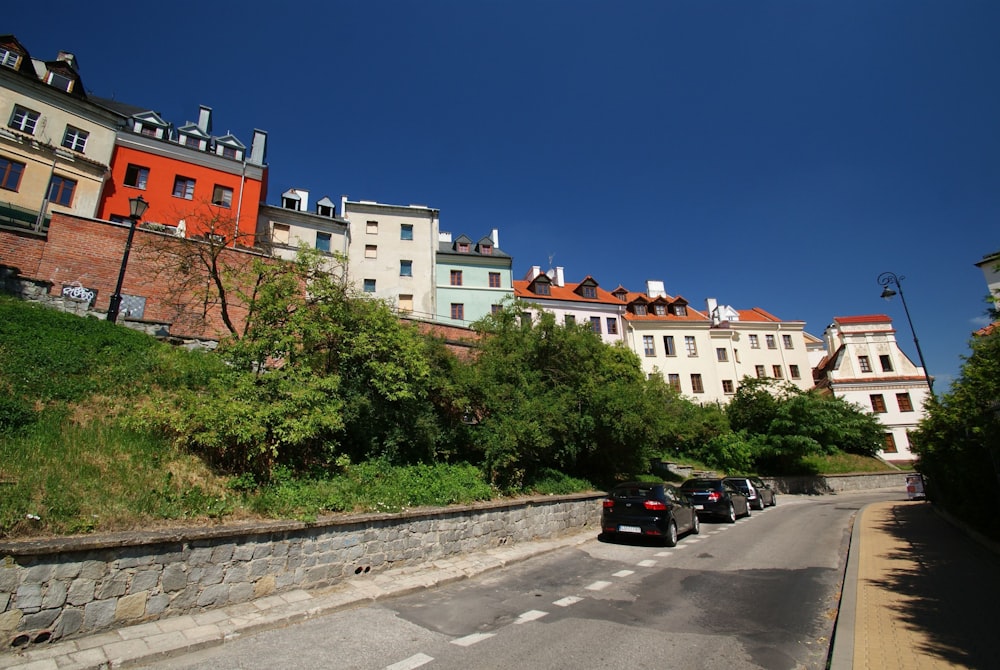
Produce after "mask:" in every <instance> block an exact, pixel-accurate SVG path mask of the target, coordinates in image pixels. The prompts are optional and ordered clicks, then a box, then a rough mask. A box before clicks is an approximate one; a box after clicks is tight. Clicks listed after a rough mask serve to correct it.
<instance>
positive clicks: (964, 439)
mask: <svg viewBox="0 0 1000 670" xmlns="http://www.w3.org/2000/svg"><path fill="white" fill-rule="evenodd" d="M997 398H1000V331H997V330H994V331H992V333H991V334H987V335H983V336H979V337H975V338H974V339H973V341H972V343H971V354H970V355H969V356H968V357H967V358H966V359H965V362H964V363H963V365H962V370H961V372H960V374H959V377H958V379H957V380H956V381H955V382H954V383H953V384H952V386H951V390H950V391H949V392H948V393H947V394H945V395H944V396H943V397H941V398H940V399H939V400H938V401H937V402H932V403H928V404H927V405H926V412H927V414H926V416H925V417H924V420H923V421H921V423H920V426H919V428H918V430H917V431H915V432H914V434H913V436H912V443H913V449H914V451H915V452H916V453H917V455H918V456H919V457H920V458H919V460H918V462H917V467H918V468H919V469H920V471H921V472H922V473H923V474H924V475H926V476H927V479H928V485H929V488H930V492H931V495H932V497H933V498H934V500H935V502H938V503H940V504H941V505H943V506H944V507H945V508H947V509H949V510H950V511H952V512H953V513H954V514H956V515H957V516H959V517H961V518H964V519H965V520H966V521H968V522H969V523H972V524H974V525H976V526H978V527H979V528H981V529H982V530H984V531H986V532H988V533H990V534H992V535H993V536H994V537H1000V521H998V520H997V515H996V514H995V512H994V509H995V506H996V505H995V500H996V496H997V493H998V489H1000V401H998V400H997Z"/></svg>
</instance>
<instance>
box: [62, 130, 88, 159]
mask: <svg viewBox="0 0 1000 670" xmlns="http://www.w3.org/2000/svg"><path fill="white" fill-rule="evenodd" d="M88 139H90V133H88V132H87V131H86V130H82V129H80V128H77V127H75V126H66V132H65V133H64V134H63V139H62V146H63V148H65V149H69V150H70V151H75V152H77V153H81V154H82V153H83V152H84V151H85V150H86V148H87V140H88Z"/></svg>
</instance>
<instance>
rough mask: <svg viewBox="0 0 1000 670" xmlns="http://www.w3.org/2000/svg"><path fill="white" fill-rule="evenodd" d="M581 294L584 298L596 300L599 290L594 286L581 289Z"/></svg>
mask: <svg viewBox="0 0 1000 670" xmlns="http://www.w3.org/2000/svg"><path fill="white" fill-rule="evenodd" d="M580 294H581V295H582V296H583V297H584V298H596V297H597V288H596V287H594V286H584V287H583V288H581V289H580Z"/></svg>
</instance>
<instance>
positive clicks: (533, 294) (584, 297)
mask: <svg viewBox="0 0 1000 670" xmlns="http://www.w3.org/2000/svg"><path fill="white" fill-rule="evenodd" d="M514 296H515V297H517V298H519V299H520V300H523V301H524V302H526V303H529V304H530V305H531V306H533V307H534V308H535V311H531V312H529V313H528V314H526V315H525V318H532V319H535V318H537V316H538V315H537V311H539V310H542V311H547V312H552V313H553V314H554V315H555V317H556V322H557V323H563V324H577V325H589V326H590V328H591V329H592V330H593V331H594V332H595V333H596V334H598V335H600V336H601V339H602V340H603V341H604V342H605V343H606V344H615V343H616V342H621V341H622V330H623V322H622V317H623V315H624V314H625V304H624V303H623V302H622V301H621V300H619V299H618V298H616V297H615V296H613V295H611V294H610V293H608V292H607V291H606V290H604V289H602V288H601V287H600V286H599V285H598V283H597V280H595V279H594V278H593V277H590V276H587V277H585V278H584V279H583V281H581V282H578V283H575V284H574V283H567V282H566V279H565V271H564V269H563V268H562V267H557V268H555V269H554V270H549V271H548V272H542V269H541V266H538V265H535V266H532V268H531V269H530V270H529V271H528V274H527V275H525V278H524V279H520V280H516V281H515V282H514Z"/></svg>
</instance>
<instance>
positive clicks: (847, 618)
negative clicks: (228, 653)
mask: <svg viewBox="0 0 1000 670" xmlns="http://www.w3.org/2000/svg"><path fill="white" fill-rule="evenodd" d="M595 532H596V531H595V529H594V528H587V529H586V530H584V531H580V532H577V533H573V534H569V535H566V536H564V537H560V538H556V539H553V540H548V541H539V542H527V543H523V544H516V545H510V546H506V545H505V546H502V547H498V548H496V549H493V550H490V551H487V552H482V553H477V554H470V555H467V556H461V557H457V558H454V559H445V560H439V561H434V562H432V563H429V564H425V565H420V566H414V567H408V568H399V569H396V570H389V571H387V572H384V573H378V574H375V575H372V576H371V577H370V578H365V579H361V580H352V581H350V582H346V583H344V584H340V585H338V586H337V587H335V588H333V589H329V590H326V591H317V592H309V591H302V590H299V591H291V592H288V593H283V594H281V595H276V596H270V597H267V598H261V599H259V600H255V601H253V602H249V603H243V604H240V605H233V606H230V607H224V608H221V609H218V610H212V611H209V612H204V613H201V614H192V615H184V616H177V617H171V618H168V619H164V620H162V621H154V622H150V623H145V624H140V625H137V626H130V627H127V628H120V629H117V630H114V631H109V632H106V633H100V634H97V635H90V636H86V637H81V638H77V639H72V640H66V641H60V642H55V643H52V644H45V645H40V646H38V647H29V648H27V649H25V650H23V651H22V652H21V653H18V654H14V653H0V669H7V668H21V669H25V670H90V669H94V670H110V669H112V668H113V669H116V670H117V669H118V668H123V667H129V666H133V667H134V666H138V665H141V664H143V663H152V662H154V661H156V660H159V659H161V658H164V657H167V656H170V655H172V654H175V653H186V652H191V651H196V650H198V649H202V648H206V647H210V646H215V645H219V644H222V643H223V642H225V641H226V640H229V639H233V638H236V637H239V636H240V635H246V634H250V633H253V632H256V631H260V630H266V629H270V628H278V627H281V626H286V625H289V624H293V623H296V622H298V621H303V620H305V619H308V618H311V617H315V616H320V615H323V614H328V613H331V612H335V611H337V610H340V609H344V608H347V607H351V606H354V605H356V604H358V603H361V602H365V601H374V600H378V599H380V598H385V597H389V596H397V595H403V594H406V593H411V592H414V591H418V590H421V589H425V588H430V587H433V586H437V585H441V584H447V583H450V582H454V581H457V580H461V579H466V578H468V577H471V576H474V575H478V574H481V573H483V572H486V571H488V570H494V569H497V568H502V567H504V566H506V565H510V564H512V563H516V562H518V561H523V560H526V559H528V558H531V557H533V556H538V555H540V554H544V553H547V552H550V551H553V550H556V549H559V548H562V547H566V546H574V545H578V544H582V543H584V542H587V541H589V540H592V539H593V538H594V534H595ZM998 603H1000V553H998V552H997V551H996V550H995V549H991V547H989V546H987V543H984V542H977V541H975V540H973V539H972V538H971V537H970V536H969V535H968V534H966V533H965V532H963V531H962V530H959V529H958V528H957V527H956V526H955V525H954V524H952V523H949V521H947V520H946V519H945V518H944V517H943V516H942V515H941V514H939V513H938V512H937V511H936V510H935V509H934V508H933V506H932V505H930V504H929V503H925V502H909V501H891V502H883V503H873V504H871V505H868V506H867V507H865V508H864V509H862V510H861V512H860V514H859V517H858V518H857V519H856V520H855V524H854V530H853V534H852V539H851V548H850V552H849V555H848V562H847V570H846V574H845V581H844V589H843V593H842V598H841V606H840V612H839V615H838V617H837V627H836V633H835V637H834V649H833V654H832V659H831V665H830V668H831V670H849V669H852V668H857V669H859V670H887V669H893V670H895V669H904V668H905V669H909V668H913V669H916V670H923V669H925V668H929V669H936V668H956V667H958V668H991V667H1000V635H998V633H997V623H996V621H997V616H996V614H995V612H994V608H995V605H996V604H998Z"/></svg>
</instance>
